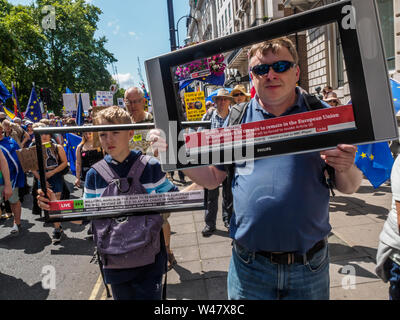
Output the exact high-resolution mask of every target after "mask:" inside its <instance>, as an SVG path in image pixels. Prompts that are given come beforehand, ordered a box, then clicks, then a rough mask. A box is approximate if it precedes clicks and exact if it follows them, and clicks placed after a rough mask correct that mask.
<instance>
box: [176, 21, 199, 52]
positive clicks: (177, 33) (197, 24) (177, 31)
mask: <svg viewBox="0 0 400 320" xmlns="http://www.w3.org/2000/svg"><path fill="white" fill-rule="evenodd" d="M183 18H187V19H193V20H194V22H196V26H197V30H199V23H198V22H197V20H196V18H193V17H192V16H191V15H190V14H188V15H185V16H182V17H180V18H179V20H178V22H177V23H176V29H175V31H176V35H177V40H178V48H180V46H179V29H178V25H179V22H180V21H181V20H182V19H183ZM188 39H190V37H187V38H186V39H185V42H186V41H187V40H188Z"/></svg>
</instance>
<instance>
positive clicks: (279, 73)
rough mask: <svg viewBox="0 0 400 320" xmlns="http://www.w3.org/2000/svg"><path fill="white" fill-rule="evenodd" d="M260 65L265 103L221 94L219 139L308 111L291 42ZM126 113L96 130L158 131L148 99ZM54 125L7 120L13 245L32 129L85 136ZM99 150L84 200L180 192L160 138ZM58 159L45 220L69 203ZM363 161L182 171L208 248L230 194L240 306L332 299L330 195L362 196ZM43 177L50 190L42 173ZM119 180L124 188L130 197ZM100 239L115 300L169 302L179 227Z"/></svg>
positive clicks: (2, 138)
mask: <svg viewBox="0 0 400 320" xmlns="http://www.w3.org/2000/svg"><path fill="white" fill-rule="evenodd" d="M248 62H249V70H250V73H249V74H250V78H251V80H252V84H253V86H254V89H255V92H256V94H255V96H254V97H253V98H251V96H250V94H249V93H248V92H247V90H246V88H245V87H244V86H242V85H238V86H236V87H235V88H233V90H232V91H231V92H229V91H227V90H225V89H224V88H222V89H220V90H218V92H217V94H216V95H215V96H214V97H213V98H212V101H213V102H212V103H209V104H208V105H207V112H206V114H205V115H204V117H203V120H204V121H210V123H211V128H220V127H226V126H229V125H233V124H240V123H249V122H255V121H261V120H265V119H273V118H276V117H279V116H285V115H294V114H297V113H301V112H306V111H308V109H307V101H306V99H307V98H306V97H305V94H304V90H302V89H301V88H299V87H298V86H297V83H298V81H299V76H300V68H299V66H298V55H297V52H296V49H295V47H294V45H293V43H292V42H291V41H290V40H289V39H287V38H279V39H274V40H268V41H265V42H263V43H261V44H257V45H254V46H252V47H251V49H250V50H249V54H248ZM323 94H324V97H323V101H320V102H319V103H320V106H321V108H329V107H332V106H339V105H340V104H341V103H340V101H339V99H338V98H337V95H336V93H334V92H333V90H332V88H330V87H326V88H324V91H323ZM125 105H126V109H127V111H125V110H123V109H122V108H119V107H116V106H114V107H110V108H107V109H104V110H102V111H100V112H98V113H97V114H96V115H95V116H94V118H93V123H94V124H102V125H111V124H129V123H144V122H153V117H152V115H151V114H150V113H148V112H146V111H144V97H143V93H142V92H141V90H140V89H138V88H130V89H128V90H127V91H126V92H125ZM233 110H235V111H236V112H235V113H233V112H232V111H233ZM234 114H237V115H240V118H239V117H237V116H234ZM0 116H1V114H0ZM49 118H50V119H48V120H42V121H41V123H38V124H33V125H32V124H31V123H28V122H27V121H25V122H24V121H22V122H21V123H20V124H18V121H15V119H14V121H13V122H9V121H7V120H3V121H2V124H1V125H0V149H1V151H2V152H0V166H1V173H2V177H1V178H2V180H0V183H1V185H2V186H3V189H2V196H3V199H4V200H8V202H9V203H10V207H11V211H12V213H13V215H14V226H13V228H12V230H11V232H12V233H18V232H19V230H20V229H21V225H20V218H21V204H20V202H21V201H22V200H21V198H20V196H21V194H19V193H18V189H21V188H23V186H24V184H25V183H26V179H25V176H24V173H23V172H22V169H21V168H20V165H19V164H18V162H16V161H15V159H17V158H16V156H15V152H16V150H18V149H19V148H20V147H21V146H26V145H32V144H33V143H34V137H33V135H32V129H29V127H30V126H31V127H33V126H42V125H44V126H46V125H57V123H60V121H61V122H62V125H64V124H65V125H74V120H73V119H57V118H56V117H49ZM46 122H48V123H46ZM20 128H21V129H20ZM133 136H134V137H135V139H134V140H132V137H133ZM12 137H13V138H12ZM14 137H15V139H14ZM146 137H147V138H146ZM58 138H60V137H58ZM51 139H54V140H55V141H56V140H57V137H51V136H49V135H47V136H46V135H44V141H50V140H51ZM99 140H100V146H95V145H94V143H93V137H92V135H91V134H90V133H85V134H84V135H83V139H82V142H81V144H80V145H79V147H78V148H77V163H76V168H77V175H76V179H75V185H76V186H78V187H82V185H84V191H83V197H84V198H97V197H105V196H111V195H118V194H120V192H121V188H120V187H119V185H120V184H121V185H122V182H124V183H126V181H131V182H129V184H128V185H129V186H128V187H129V188H128V190H129V192H133V193H153V192H156V193H162V192H177V191H178V188H177V186H175V185H174V183H173V181H171V180H170V179H168V178H167V176H166V174H165V173H164V172H162V171H161V166H160V162H159V161H158V159H157V158H156V157H157V156H158V155H159V153H160V152H166V151H167V149H168V145H167V143H166V141H165V140H164V139H163V136H162V134H161V132H160V131H159V130H158V129H153V130H150V132H147V131H146V130H144V131H133V130H129V131H105V132H101V133H100V134H99ZM55 143H57V142H55ZM56 150H57V155H54V157H49V159H51V160H53V162H52V163H51V165H50V166H48V169H47V172H46V178H47V181H48V183H49V187H50V189H48V192H47V197H44V193H43V191H42V190H41V189H40V188H41V187H42V186H40V184H39V183H38V186H37V189H39V190H38V194H39V195H38V196H37V200H38V205H39V207H40V208H41V209H45V210H48V209H49V204H48V202H49V201H51V200H56V199H60V198H61V197H62V190H63V183H62V180H63V179H62V178H60V177H62V174H61V173H62V172H63V170H64V169H65V167H66V157H65V153H64V150H63V148H62V147H60V148H59V147H56ZM356 150H357V148H356V146H353V145H347V144H340V145H338V146H337V147H336V148H334V149H331V150H325V151H321V152H310V153H305V154H292V155H284V156H276V157H272V158H263V159H257V160H254V161H246V162H244V163H241V164H240V165H238V164H232V165H230V166H229V169H228V168H227V166H223V165H213V164H210V166H202V167H196V168H190V169H185V170H182V171H183V173H184V175H185V176H186V178H187V179H189V180H190V181H192V182H194V183H195V184H197V185H198V186H201V187H203V188H205V189H207V190H208V202H207V208H206V210H205V218H204V222H205V227H204V229H203V231H202V234H203V236H205V237H209V236H211V235H212V234H213V233H214V232H215V230H216V228H215V225H216V217H217V214H216V213H217V211H218V197H219V191H218V190H219V187H220V186H221V185H222V199H223V201H222V212H223V214H222V217H223V220H224V225H225V226H226V228H227V229H228V230H229V233H230V237H231V238H232V239H233V242H232V244H233V248H232V257H231V262H230V266H229V271H228V286H227V287H228V298H229V299H268V300H269V299H329V293H330V277H329V249H328V240H327V239H328V235H329V233H330V231H331V226H330V224H329V199H330V189H331V188H332V185H333V186H334V187H335V188H336V189H337V190H339V191H340V192H342V193H344V194H351V193H354V192H356V191H357V189H358V188H359V186H360V184H361V180H362V173H361V171H360V170H359V169H358V168H357V166H356V165H355V164H354V160H355V154H356ZM399 161H400V160H396V162H395V166H394V169H393V174H392V188H393V206H392V211H391V213H390V215H389V218H388V222H387V223H386V224H385V228H384V230H383V232H382V235H381V239H380V240H381V244H380V248H379V250H378V270H377V273H378V275H379V276H381V277H382V279H384V280H385V281H389V282H390V291H389V294H390V298H391V299H398V298H399V292H400V289H399V284H400V276H399V275H400V272H399V270H400V264H399V262H400V255H399V253H400V237H399V229H400V223H399V218H398V212H400V211H398V210H400V205H399V203H400V198H399V196H398V195H397V193H398V192H397V191H398V190H397V189H398V172H397V171H398V168H397V166H398V163H399ZM103 169H104V170H103ZM243 172H246V173H245V174H243ZM33 174H34V175H35V177H36V178H38V177H37V173H33ZM326 177H328V178H329V179H327V178H326ZM128 178H129V179H131V180H128ZM115 179H118V181H120V184H118V187H117V186H116V184H115V183H114V181H115ZM328 181H331V182H332V184H329V183H328ZM396 218H397V220H396ZM92 233H93V238H94V241H95V245H96V247H97V250H98V254H99V258H100V263H101V270H102V272H103V275H104V280H105V281H106V283H108V284H110V285H111V288H112V291H113V296H114V298H115V299H143V298H144V299H160V298H161V288H162V275H163V273H165V272H166V271H167V264H168V268H172V267H173V266H174V264H176V259H175V257H174V255H173V252H172V250H171V248H170V235H171V227H170V225H169V222H168V215H165V214H163V215H155V216H153V217H150V216H135V217H129V218H127V217H125V218H122V219H111V218H110V219H101V220H94V222H93V223H92ZM136 235H139V236H138V237H136ZM61 236H62V226H61V225H60V224H55V226H54V233H53V239H54V240H56V241H59V240H60V239H61ZM121 239H124V241H122V242H121ZM143 239H145V240H143ZM387 239H389V240H390V241H389V240H387ZM128 246H129V250H128V248H126V247H128Z"/></svg>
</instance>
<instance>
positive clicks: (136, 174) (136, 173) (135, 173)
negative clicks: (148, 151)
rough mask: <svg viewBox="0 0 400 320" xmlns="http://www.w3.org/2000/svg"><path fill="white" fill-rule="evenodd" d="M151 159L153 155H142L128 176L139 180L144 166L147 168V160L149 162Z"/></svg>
mask: <svg viewBox="0 0 400 320" xmlns="http://www.w3.org/2000/svg"><path fill="white" fill-rule="evenodd" d="M150 159H151V157H150V156H148V155H144V154H142V155H140V156H139V158H138V159H136V161H135V163H134V164H133V165H132V167H131V168H130V170H129V172H128V175H127V177H130V178H133V179H137V180H139V179H140V177H141V176H142V174H143V171H144V168H146V165H147V162H149V160H150Z"/></svg>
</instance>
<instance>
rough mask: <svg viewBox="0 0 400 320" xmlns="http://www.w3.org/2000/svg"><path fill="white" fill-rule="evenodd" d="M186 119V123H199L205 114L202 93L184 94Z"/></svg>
mask: <svg viewBox="0 0 400 320" xmlns="http://www.w3.org/2000/svg"><path fill="white" fill-rule="evenodd" d="M185 107H186V118H187V120H188V121H199V120H201V118H202V117H203V115H204V114H205V113H206V99H205V96H204V91H197V92H185Z"/></svg>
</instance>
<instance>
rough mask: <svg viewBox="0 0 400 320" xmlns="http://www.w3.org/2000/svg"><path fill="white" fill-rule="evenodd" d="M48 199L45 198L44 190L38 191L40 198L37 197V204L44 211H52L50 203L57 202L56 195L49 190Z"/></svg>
mask: <svg viewBox="0 0 400 320" xmlns="http://www.w3.org/2000/svg"><path fill="white" fill-rule="evenodd" d="M47 197H48V198H46V197H45V196H44V192H43V191H42V189H38V196H37V197H36V199H37V202H38V206H39V207H40V208H41V209H43V210H47V211H48V210H50V206H49V204H48V203H49V202H50V201H57V198H56V195H55V193H54V192H53V191H52V190H51V189H49V188H47Z"/></svg>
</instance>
